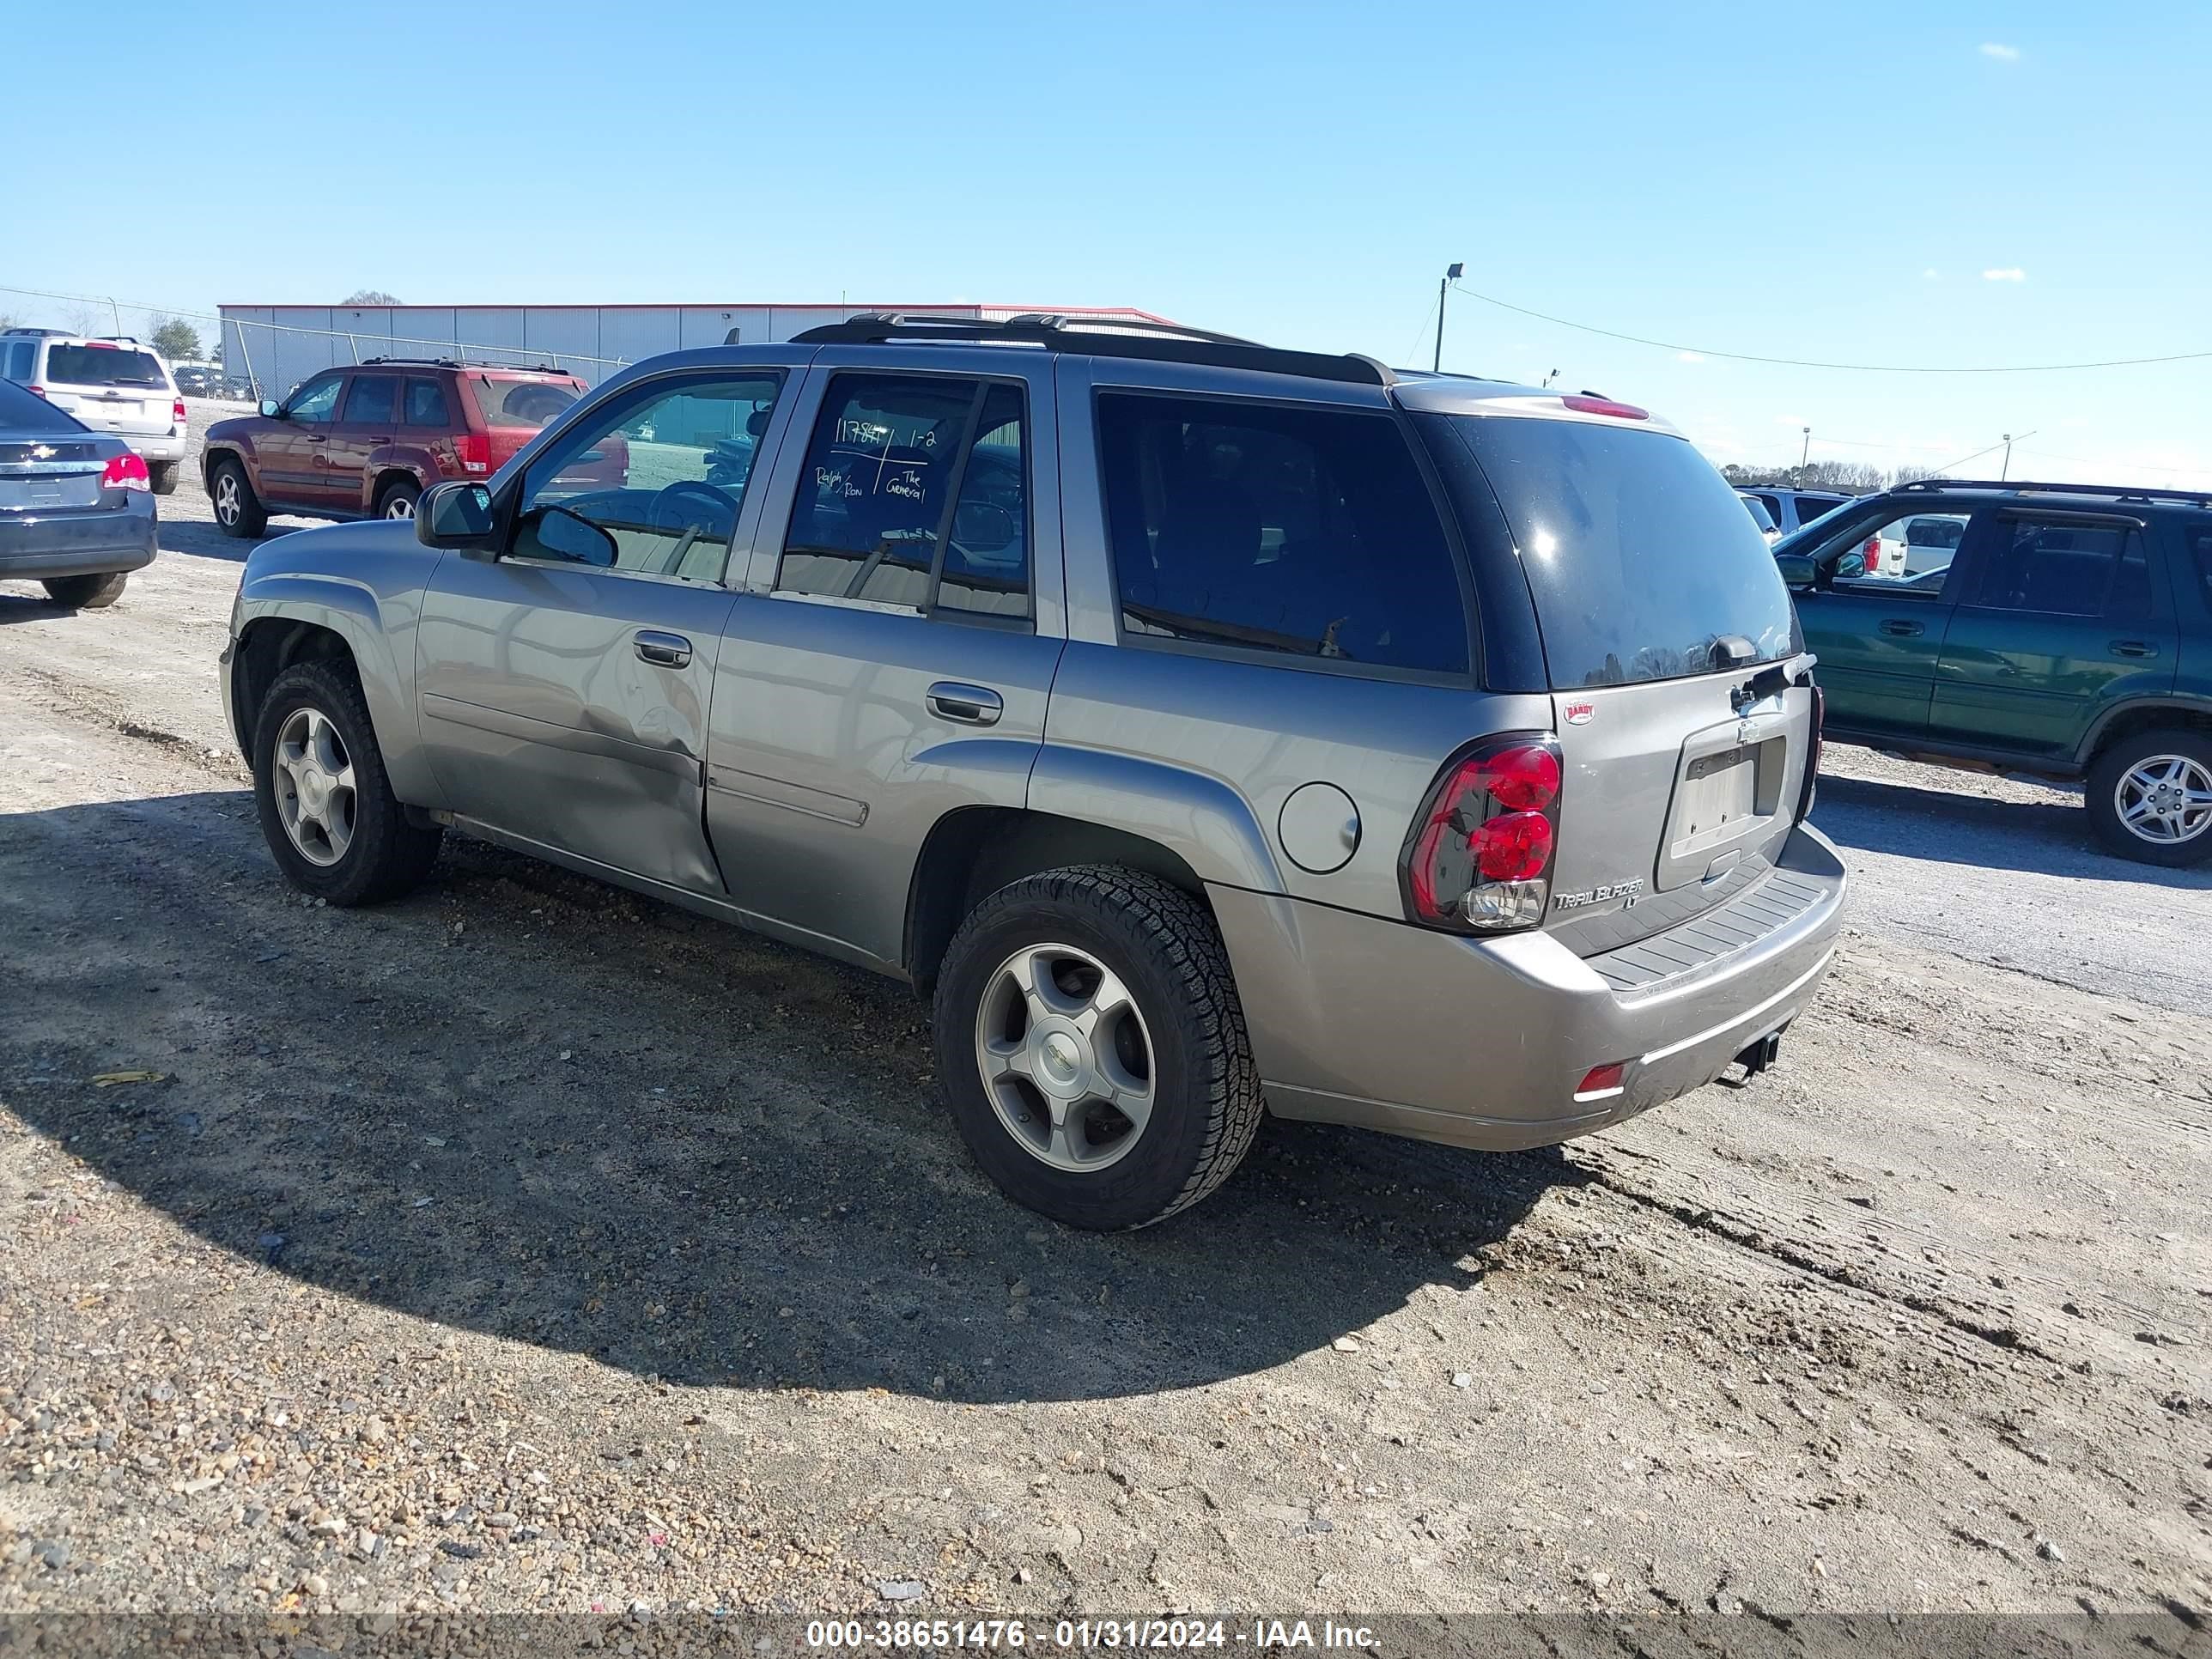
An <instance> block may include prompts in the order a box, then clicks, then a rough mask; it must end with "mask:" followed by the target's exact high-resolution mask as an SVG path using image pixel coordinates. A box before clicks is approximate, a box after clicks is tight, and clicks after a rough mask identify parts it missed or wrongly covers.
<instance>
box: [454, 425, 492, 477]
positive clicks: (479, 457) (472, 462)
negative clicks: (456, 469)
mask: <svg viewBox="0 0 2212 1659" xmlns="http://www.w3.org/2000/svg"><path fill="white" fill-rule="evenodd" d="M453 459H455V460H457V461H459V463H460V464H461V471H464V472H489V471H491V435H490V434H489V433H488V432H456V433H455V434H454V435H453Z"/></svg>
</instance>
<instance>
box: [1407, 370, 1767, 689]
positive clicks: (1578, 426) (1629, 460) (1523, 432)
mask: <svg viewBox="0 0 2212 1659" xmlns="http://www.w3.org/2000/svg"><path fill="white" fill-rule="evenodd" d="M1414 421H1415V423H1416V425H1417V426H1418V427H1419V429H1420V431H1421V432H1422V433H1423V435H1425V437H1426V439H1427V441H1428V442H1429V445H1430V447H1431V450H1432V452H1434V453H1436V454H1437V470H1438V471H1440V472H1442V473H1443V476H1444V479H1445V483H1446V487H1447V489H1449V490H1450V491H1451V493H1452V494H1453V495H1454V496H1455V499H1456V504H1457V505H1458V507H1459V510H1460V519H1461V522H1462V524H1463V525H1466V526H1469V532H1470V533H1479V526H1482V525H1484V524H1486V523H1495V522H1496V520H1495V518H1494V516H1493V515H1494V512H1495V509H1494V508H1493V507H1492V504H1491V502H1490V501H1489V500H1487V499H1485V492H1484V491H1483V489H1482V488H1481V486H1482V484H1483V483H1487V485H1488V491H1489V493H1490V494H1494V495H1495V497H1496V505H1497V507H1498V508H1503V509H1504V514H1505V520H1506V524H1507V526H1509V527H1510V530H1511V532H1512V535H1513V540H1514V543H1515V544H1516V547H1517V548H1518V550H1519V552H1520V557H1521V568H1522V570H1523V571H1524V572H1525V573H1526V574H1527V576H1528V589H1529V592H1530V594H1531V595H1532V596H1533V597H1534V599H1535V602H1536V620H1537V623H1538V626H1539V627H1540V629H1541V631H1542V634H1543V639H1544V655H1545V659H1546V660H1547V663H1548V664H1549V665H1550V669H1551V678H1552V684H1553V686H1554V687H1555V688H1558V689H1559V690H1567V689H1570V688H1573V687H1580V686H1588V685H1620V684H1630V683H1632V682H1636V681H1641V680H1666V679H1679V678H1684V677H1686V676H1688V675H1693V674H1708V673H1715V672H1718V671H1721V670H1722V669H1724V668H1728V667H1730V666H1732V665H1733V664H1732V663H1731V661H1730V658H1729V653H1724V652H1723V651H1722V650H1721V649H1719V648H1718V647H1721V646H1722V644H1723V641H1729V642H1731V643H1733V642H1735V641H1747V642H1748V644H1749V646H1750V647H1751V653H1752V654H1751V657H1750V658H1749V659H1748V660H1751V661H1757V662H1771V661H1773V660H1775V659H1778V658H1782V657H1785V656H1788V655H1789V654H1790V653H1791V651H1792V650H1793V649H1794V648H1795V641H1796V614H1795V612H1794V611H1792V610H1791V608H1790V591H1789V589H1788V588H1786V587H1784V586H1783V585H1782V578H1781V575H1780V574H1779V573H1778V571H1777V570H1776V568H1775V565H1774V555H1773V554H1772V552H1771V550H1769V549H1768V547H1767V545H1766V543H1765V541H1764V540H1763V539H1761V538H1760V536H1759V528H1758V526H1755V525H1754V524H1753V523H1752V521H1751V517H1750V515H1749V514H1748V513H1746V512H1745V511H1744V510H1743V504H1742V502H1741V501H1739V500H1738V499H1737V498H1736V495H1735V491H1734V490H1732V489H1729V486H1728V484H1727V483H1726V482H1725V481H1723V479H1722V477H1721V476H1720V474H1719V473H1717V472H1716V471H1713V469H1712V466H1711V464H1710V463H1709V462H1707V461H1706V459H1705V457H1704V456H1702V455H1700V454H1699V453H1698V452H1697V451H1696V450H1695V449H1693V448H1692V447H1690V446H1689V444H1687V443H1686V442H1685V441H1682V440H1681V439H1680V438H1674V437H1669V436H1668V435H1666V434H1664V433H1658V432H1638V431H1635V430H1632V429H1629V428H1622V427H1616V426H1602V425H1599V424H1597V423H1596V422H1584V421H1554V420H1541V419H1535V418H1530V417H1527V416H1474V415H1429V414H1424V415H1417V416H1414ZM1454 447H1458V448H1459V449H1461V450H1462V453H1464V454H1466V455H1468V456H1471V457H1472V458H1473V459H1474V461H1475V462H1476V463H1478V464H1479V466H1480V471H1479V473H1478V472H1475V471H1471V470H1470V469H1468V467H1466V466H1465V465H1459V464H1457V463H1456V460H1455V458H1454V457H1452V456H1451V454H1450V453H1449V452H1450V450H1451V449H1452V448H1454Z"/></svg>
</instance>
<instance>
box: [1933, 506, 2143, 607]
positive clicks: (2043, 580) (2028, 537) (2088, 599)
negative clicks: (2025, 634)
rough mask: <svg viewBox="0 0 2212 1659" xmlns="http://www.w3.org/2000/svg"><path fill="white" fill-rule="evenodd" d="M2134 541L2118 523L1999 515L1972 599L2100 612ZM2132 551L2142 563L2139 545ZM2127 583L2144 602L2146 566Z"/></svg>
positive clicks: (1998, 604) (1979, 602)
mask: <svg viewBox="0 0 2212 1659" xmlns="http://www.w3.org/2000/svg"><path fill="white" fill-rule="evenodd" d="M2134 540H2135V538H2134V537H2133V536H2132V534H2131V533H2130V531H2129V530H2128V528H2127V527H2126V526H2123V525H2081V524H2051V523H2039V522H2038V521H2036V520H2033V519H2000V520H1997V521H1996V524H1994V525H1993V526H1990V543H1989V552H1988V555H1987V556H1986V557H1985V558H1984V560H1983V562H1982V573H1981V580H1980V582H1979V583H1978V585H1977V586H1976V588H1975V590H1974V603H1975V604H1976V605H1981V606H1984V607H1985V608H1987V609H1990V610H1995V611H2039V612H2041V613H2043V614H2045V615H2047V616H2058V617H2095V616H2101V615H2103V614H2104V611H2105V603H2106V595H2107V594H2109V593H2112V592H2113V591H2114V588H2115V586H2117V585H2118V577H2119V575H2120V571H2121V566H2122V564H2123V562H2124V557H2125V556H2126V555H2127V554H2128V552H2129V550H2130V543H2131V542H2132V541H2134ZM2133 556H2134V559H2135V561H2136V562H2137V563H2139V564H2140V563H2141V562H2142V549H2141V547H2140V546H2137V547H2136V548H2135V549H2134V550H2133ZM2127 586H2130V587H2132V588H2134V589H2136V591H2137V592H2139V593H2140V595H2141V597H2142V600H2143V601H2146V602H2147V601H2148V598H2149V593H2150V583H2149V580H2148V567H2147V566H2146V567H2145V568H2144V569H2143V570H2142V572H2141V573H2140V574H2138V575H2137V576H2136V578H2135V579H2134V580H2132V581H2131V582H2130V583H2129V584H2127Z"/></svg>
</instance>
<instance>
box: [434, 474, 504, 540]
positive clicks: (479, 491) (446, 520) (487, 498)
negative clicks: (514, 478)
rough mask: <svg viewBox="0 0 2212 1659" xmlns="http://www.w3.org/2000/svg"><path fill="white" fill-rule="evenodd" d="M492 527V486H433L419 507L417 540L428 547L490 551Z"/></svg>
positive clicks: (464, 484) (478, 484)
mask: <svg viewBox="0 0 2212 1659" xmlns="http://www.w3.org/2000/svg"><path fill="white" fill-rule="evenodd" d="M492 527H493V518H492V510H491V487H490V486H489V484H480V483H468V482H466V481H465V480H464V481H462V482H459V483H435V484H432V485H431V486H430V487H429V489H426V490H424V491H423V492H422V500H421V501H418V502H417V503H416V507H415V539H416V541H418V542H420V543H422V545H423V546H425V547H459V548H481V547H488V546H489V545H490V544H491V534H492Z"/></svg>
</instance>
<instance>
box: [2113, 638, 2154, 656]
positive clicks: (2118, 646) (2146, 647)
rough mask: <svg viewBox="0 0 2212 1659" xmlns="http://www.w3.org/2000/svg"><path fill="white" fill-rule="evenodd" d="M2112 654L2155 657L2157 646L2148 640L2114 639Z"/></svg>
mask: <svg viewBox="0 0 2212 1659" xmlns="http://www.w3.org/2000/svg"><path fill="white" fill-rule="evenodd" d="M2112 654H2113V655H2114V656H2116V657H2155V656H2156V655H2158V647H2156V646H2154V645H2153V644H2152V643H2151V642H2150V641H2148V640H2114V641H2112Z"/></svg>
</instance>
